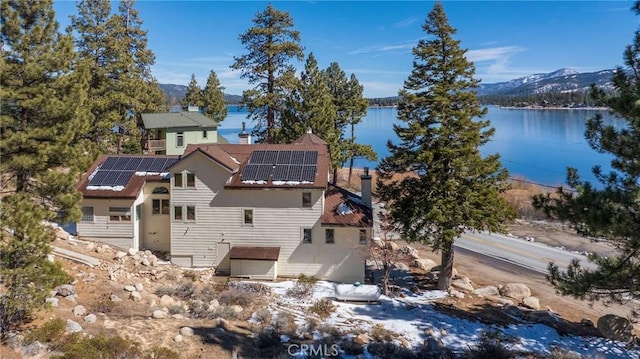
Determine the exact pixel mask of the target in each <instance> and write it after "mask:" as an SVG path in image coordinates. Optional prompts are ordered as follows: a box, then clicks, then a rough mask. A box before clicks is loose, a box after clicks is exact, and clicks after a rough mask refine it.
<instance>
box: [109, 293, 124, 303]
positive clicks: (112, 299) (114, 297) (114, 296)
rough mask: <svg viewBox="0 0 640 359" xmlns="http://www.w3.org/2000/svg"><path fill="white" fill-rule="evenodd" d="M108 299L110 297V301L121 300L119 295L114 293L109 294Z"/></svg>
mask: <svg viewBox="0 0 640 359" xmlns="http://www.w3.org/2000/svg"><path fill="white" fill-rule="evenodd" d="M109 299H111V301H112V302H122V299H120V297H118V296H117V295H115V294H111V295H110V296H109Z"/></svg>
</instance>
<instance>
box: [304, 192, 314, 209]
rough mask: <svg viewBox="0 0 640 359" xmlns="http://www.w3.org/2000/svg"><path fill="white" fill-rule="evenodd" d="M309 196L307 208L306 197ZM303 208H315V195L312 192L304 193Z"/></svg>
mask: <svg viewBox="0 0 640 359" xmlns="http://www.w3.org/2000/svg"><path fill="white" fill-rule="evenodd" d="M307 194H308V195H309V205H308V206H305V204H304V196H305V195H307ZM302 208H313V194H312V193H311V192H302Z"/></svg>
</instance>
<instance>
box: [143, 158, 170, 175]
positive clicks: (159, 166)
mask: <svg viewBox="0 0 640 359" xmlns="http://www.w3.org/2000/svg"><path fill="white" fill-rule="evenodd" d="M165 163H167V159H166V158H156V159H154V160H153V163H152V164H151V166H149V169H147V171H148V172H162V170H164V165H165Z"/></svg>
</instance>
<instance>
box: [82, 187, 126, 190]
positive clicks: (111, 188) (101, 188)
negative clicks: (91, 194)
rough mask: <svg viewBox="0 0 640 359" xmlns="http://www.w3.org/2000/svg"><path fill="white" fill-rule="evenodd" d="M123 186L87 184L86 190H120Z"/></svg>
mask: <svg viewBox="0 0 640 359" xmlns="http://www.w3.org/2000/svg"><path fill="white" fill-rule="evenodd" d="M123 189H124V186H87V190H88V191H122V190H123Z"/></svg>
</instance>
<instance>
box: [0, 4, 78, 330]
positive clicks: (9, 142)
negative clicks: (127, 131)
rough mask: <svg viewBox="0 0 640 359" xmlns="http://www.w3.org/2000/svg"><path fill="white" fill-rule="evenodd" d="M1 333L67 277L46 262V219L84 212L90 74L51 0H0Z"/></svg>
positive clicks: (71, 217) (24, 318) (48, 237)
mask: <svg viewBox="0 0 640 359" xmlns="http://www.w3.org/2000/svg"><path fill="white" fill-rule="evenodd" d="M0 19H1V20H2V29H1V33H0V36H1V37H0V42H1V43H2V45H3V46H2V47H0V54H1V55H2V56H1V60H0V99H1V101H2V112H1V113H0V153H2V161H0V172H1V173H2V178H1V180H2V186H1V188H2V192H3V196H2V200H1V202H0V206H1V208H0V227H2V231H1V235H0V236H1V239H0V263H2V265H1V266H0V283H1V285H0V286H1V287H2V291H1V293H0V333H2V334H3V335H4V334H6V333H7V332H8V330H10V329H12V328H15V327H16V326H18V325H20V324H21V323H22V322H24V321H27V320H29V319H30V315H31V314H32V313H33V311H35V310H37V309H38V308H40V307H41V306H43V305H44V303H45V297H46V296H47V295H48V292H49V290H50V289H51V288H52V287H53V286H55V285H58V284H61V283H62V282H64V281H66V280H68V277H67V276H66V274H65V273H64V272H63V271H62V269H61V267H60V266H59V265H57V264H54V263H51V262H49V261H48V260H47V254H48V253H49V252H50V251H51V247H50V245H49V243H50V242H51V239H52V236H53V231H52V229H51V228H50V227H48V226H46V225H44V224H43V222H44V221H54V220H56V221H68V220H75V219H78V217H79V209H78V208H77V203H78V201H79V200H80V198H81V197H80V195H79V193H78V192H77V190H76V188H75V186H76V181H77V180H78V178H79V172H80V167H84V166H85V165H86V164H87V162H88V161H87V159H86V158H85V154H84V148H83V147H84V146H83V145H85V143H82V142H81V139H80V134H82V133H83V132H85V131H86V130H88V117H87V116H86V111H85V108H84V107H83V106H84V102H85V100H86V91H87V83H88V75H87V71H86V69H85V68H83V67H82V66H81V67H78V68H75V69H74V68H73V67H72V66H73V64H74V62H75V53H74V50H73V40H72V38H71V37H70V36H64V35H61V34H59V33H58V23H57V22H56V21H55V15H54V11H53V5H52V1H51V0H37V1H36V0H32V1H3V2H1V3H0Z"/></svg>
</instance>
